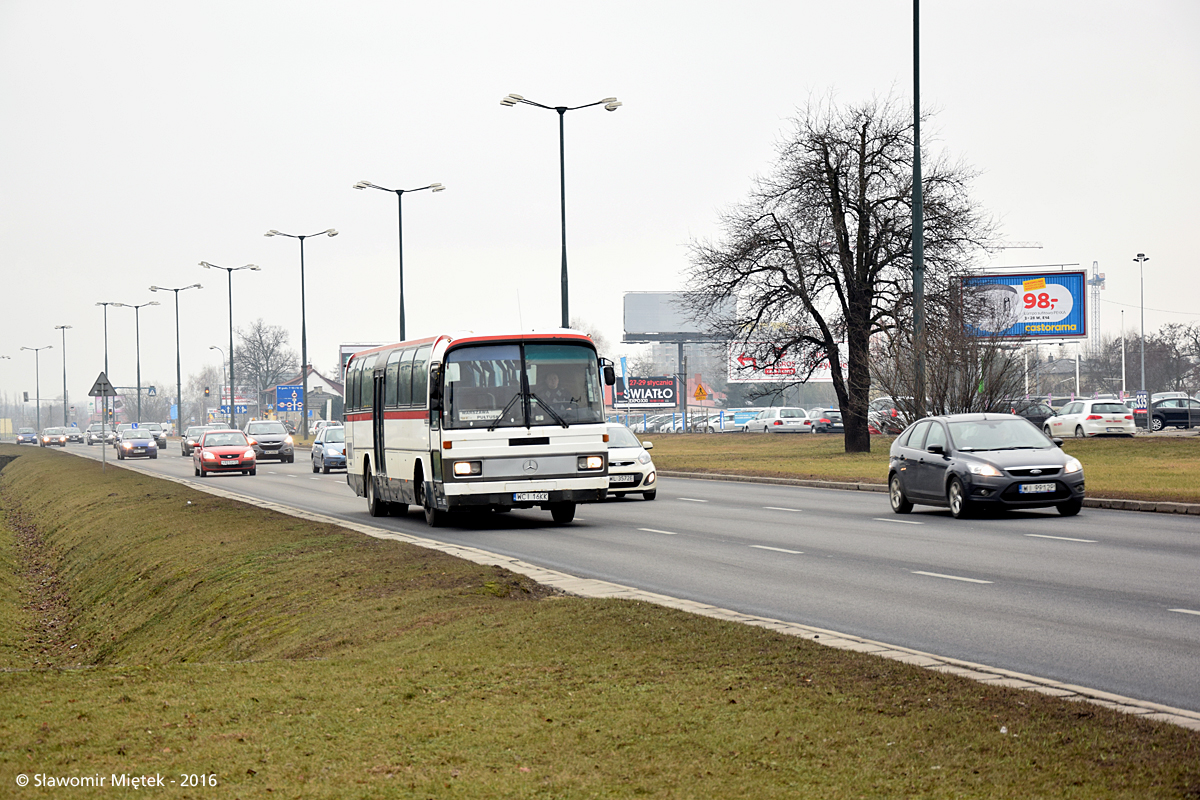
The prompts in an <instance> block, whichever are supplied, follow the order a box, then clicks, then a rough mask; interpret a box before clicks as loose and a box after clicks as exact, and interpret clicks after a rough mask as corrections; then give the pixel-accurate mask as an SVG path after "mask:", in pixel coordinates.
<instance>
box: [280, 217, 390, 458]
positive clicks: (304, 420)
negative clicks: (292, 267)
mask: <svg viewBox="0 0 1200 800" xmlns="http://www.w3.org/2000/svg"><path fill="white" fill-rule="evenodd" d="M263 235H264V236H286V237H288V238H289V239H299V240H300V374H301V376H302V378H301V389H300V419H301V423H300V426H301V430H303V431H304V435H305V437H307V436H308V323H307V321H306V317H305V311H304V240H305V239H307V238H308V237H309V236H329V237H333V236H337V235H338V232H337V231H335V230H334V229H333V228H329V229H328V230H323V231H321V232H320V233H307V234H304V235H303V236H298V235H296V234H294V233H284V232H283V231H277V230H275V229H274V228H272V229H271V230H269V231H267V232H266V233H265V234H263ZM401 269H403V267H402V268H401ZM402 319H403V317H402ZM400 338H401V339H403V338H404V334H403V333H401V334H400Z"/></svg>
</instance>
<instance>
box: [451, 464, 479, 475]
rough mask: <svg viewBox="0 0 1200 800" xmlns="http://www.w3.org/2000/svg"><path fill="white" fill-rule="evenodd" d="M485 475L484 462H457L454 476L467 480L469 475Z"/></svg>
mask: <svg viewBox="0 0 1200 800" xmlns="http://www.w3.org/2000/svg"><path fill="white" fill-rule="evenodd" d="M482 473H483V462H482V461H455V462H454V474H455V475H457V476H458V477H463V478H465V477H466V476H468V475H480V474H482Z"/></svg>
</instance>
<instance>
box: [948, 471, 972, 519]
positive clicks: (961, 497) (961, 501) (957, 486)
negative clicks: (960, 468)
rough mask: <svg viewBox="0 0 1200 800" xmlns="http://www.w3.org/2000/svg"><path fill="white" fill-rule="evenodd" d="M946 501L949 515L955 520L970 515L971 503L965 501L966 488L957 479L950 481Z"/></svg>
mask: <svg viewBox="0 0 1200 800" xmlns="http://www.w3.org/2000/svg"><path fill="white" fill-rule="evenodd" d="M947 499H948V501H949V503H950V513H951V514H953V515H954V518H955V519H962V518H963V517H968V516H970V515H971V501H970V500H968V499H967V488H966V487H965V486H963V483H962V481H960V480H959V479H958V478H951V479H950V488H949V490H948V497H947Z"/></svg>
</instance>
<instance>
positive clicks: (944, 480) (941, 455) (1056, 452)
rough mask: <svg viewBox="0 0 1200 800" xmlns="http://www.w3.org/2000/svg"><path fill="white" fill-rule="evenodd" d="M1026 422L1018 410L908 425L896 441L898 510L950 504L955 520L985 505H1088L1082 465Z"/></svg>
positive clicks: (894, 496) (892, 489)
mask: <svg viewBox="0 0 1200 800" xmlns="http://www.w3.org/2000/svg"><path fill="white" fill-rule="evenodd" d="M1061 441H1062V440H1061V439H1058V440H1051V439H1050V438H1049V437H1048V436H1046V435H1045V433H1043V432H1042V431H1040V430H1038V429H1037V428H1036V427H1034V426H1033V425H1032V424H1031V423H1030V422H1029V421H1028V420H1026V419H1022V418H1021V417H1018V416H1015V415H1012V414H951V415H947V416H939V417H927V418H925V419H922V420H919V421H917V422H915V423H913V424H912V425H910V426H909V427H908V428H907V429H906V430H905V431H904V432H903V433H902V434H900V436H898V437H897V438H896V440H895V441H894V442H892V448H891V452H890V458H889V462H888V476H887V481H888V496H889V499H890V501H891V506H892V511H894V512H895V513H897V514H907V513H909V512H910V511H912V508H913V505H914V504H921V505H931V506H948V507H949V508H950V513H951V514H953V515H954V516H955V517H966V516H970V515H971V514H972V513H973V512H974V511H976V510H979V509H982V508H985V507H986V508H997V509H1024V508H1047V507H1051V506H1053V507H1054V508H1056V509H1058V513H1060V514H1062V515H1063V516H1072V515H1074V514H1078V513H1079V510H1080V509H1081V508H1082V507H1083V498H1084V482H1083V464H1081V463H1080V462H1079V459H1077V458H1075V457H1073V456H1069V455H1067V454H1066V453H1064V452H1063V451H1062V449H1061V448H1060V447H1059V446H1058V444H1057V443H1058V442H1061Z"/></svg>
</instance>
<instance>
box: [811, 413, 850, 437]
mask: <svg viewBox="0 0 1200 800" xmlns="http://www.w3.org/2000/svg"><path fill="white" fill-rule="evenodd" d="M808 426H809V430H811V431H812V432H813V433H845V432H846V428H845V426H844V425H842V412H841V410H840V409H837V408H813V409H809V412H808Z"/></svg>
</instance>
